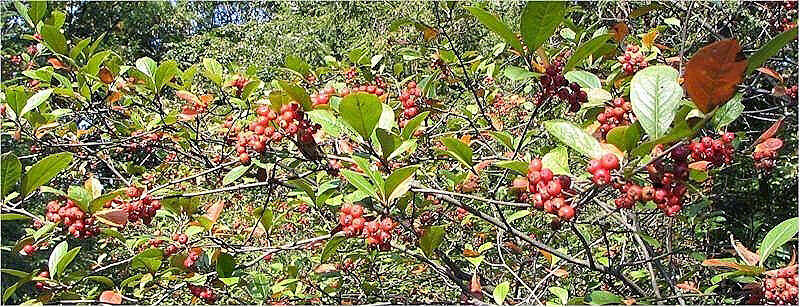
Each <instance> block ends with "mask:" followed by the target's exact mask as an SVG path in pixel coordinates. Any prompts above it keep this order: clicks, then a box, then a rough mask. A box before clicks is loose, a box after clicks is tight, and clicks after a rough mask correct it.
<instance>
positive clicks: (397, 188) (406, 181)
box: [384, 165, 419, 202]
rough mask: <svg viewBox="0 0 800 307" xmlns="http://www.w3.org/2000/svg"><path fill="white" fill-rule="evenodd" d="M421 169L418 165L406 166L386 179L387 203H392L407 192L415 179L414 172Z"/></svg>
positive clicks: (385, 193)
mask: <svg viewBox="0 0 800 307" xmlns="http://www.w3.org/2000/svg"><path fill="white" fill-rule="evenodd" d="M417 169H419V166H418V165H412V166H406V167H403V168H398V169H396V170H394V171H392V174H391V175H389V177H388V178H386V183H385V185H384V189H385V192H384V195H386V196H387V199H386V201H387V202H391V201H392V200H393V199H396V198H398V197H400V196H402V195H403V194H405V193H406V192H408V189H409V188H410V187H411V180H413V178H414V172H416V171H417Z"/></svg>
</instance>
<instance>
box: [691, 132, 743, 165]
mask: <svg viewBox="0 0 800 307" xmlns="http://www.w3.org/2000/svg"><path fill="white" fill-rule="evenodd" d="M734 138H735V135H734V134H733V132H725V133H722V135H721V136H720V138H719V139H716V140H715V139H712V138H711V137H710V136H705V137H702V138H701V139H700V141H693V142H692V143H691V144H690V145H689V149H691V156H692V159H693V160H694V161H707V162H711V164H713V165H715V166H720V165H722V164H728V163H731V157H732V156H733V145H731V143H732V142H733V139H734Z"/></svg>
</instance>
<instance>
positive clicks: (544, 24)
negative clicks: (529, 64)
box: [498, 1, 567, 304]
mask: <svg viewBox="0 0 800 307" xmlns="http://www.w3.org/2000/svg"><path fill="white" fill-rule="evenodd" d="M566 11H567V10H566V6H565V5H564V2H560V1H530V2H527V3H526V4H525V8H524V9H523V10H522V18H521V19H520V25H519V29H520V32H521V34H522V39H523V40H524V41H525V44H526V45H527V46H528V50H530V51H531V52H533V51H534V50H536V49H538V48H539V47H540V46H541V45H542V44H544V42H546V41H547V39H549V38H550V36H553V33H555V32H556V28H558V25H560V24H561V21H562V20H563V19H564V14H565V13H566ZM498 304H500V303H498Z"/></svg>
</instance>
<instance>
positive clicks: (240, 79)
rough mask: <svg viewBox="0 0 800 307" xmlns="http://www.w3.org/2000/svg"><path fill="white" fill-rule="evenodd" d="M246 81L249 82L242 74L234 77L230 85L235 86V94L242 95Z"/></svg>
mask: <svg viewBox="0 0 800 307" xmlns="http://www.w3.org/2000/svg"><path fill="white" fill-rule="evenodd" d="M247 83H250V80H248V79H247V78H245V77H244V76H242V75H239V76H237V77H236V79H234V80H233V81H232V82H231V86H233V87H235V88H236V96H241V95H242V90H244V87H245V86H246V85H247Z"/></svg>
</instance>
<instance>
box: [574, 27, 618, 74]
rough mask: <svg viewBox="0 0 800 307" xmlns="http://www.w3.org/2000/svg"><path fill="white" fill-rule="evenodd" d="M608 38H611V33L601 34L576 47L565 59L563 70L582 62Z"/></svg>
mask: <svg viewBox="0 0 800 307" xmlns="http://www.w3.org/2000/svg"><path fill="white" fill-rule="evenodd" d="M609 39H611V35H609V34H603V35H599V36H597V37H595V38H592V39H590V40H588V41H586V42H585V43H583V44H581V45H580V46H578V49H576V50H575V52H574V53H573V54H572V56H571V57H569V60H567V64H566V65H564V71H570V70H572V69H573V68H575V66H577V65H578V64H580V63H581V62H583V60H585V59H586V58H587V57H588V56H589V55H590V54H592V53H594V52H595V51H597V49H600V47H602V46H603V45H604V44H605V43H606V42H607V41H608V40H609Z"/></svg>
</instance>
